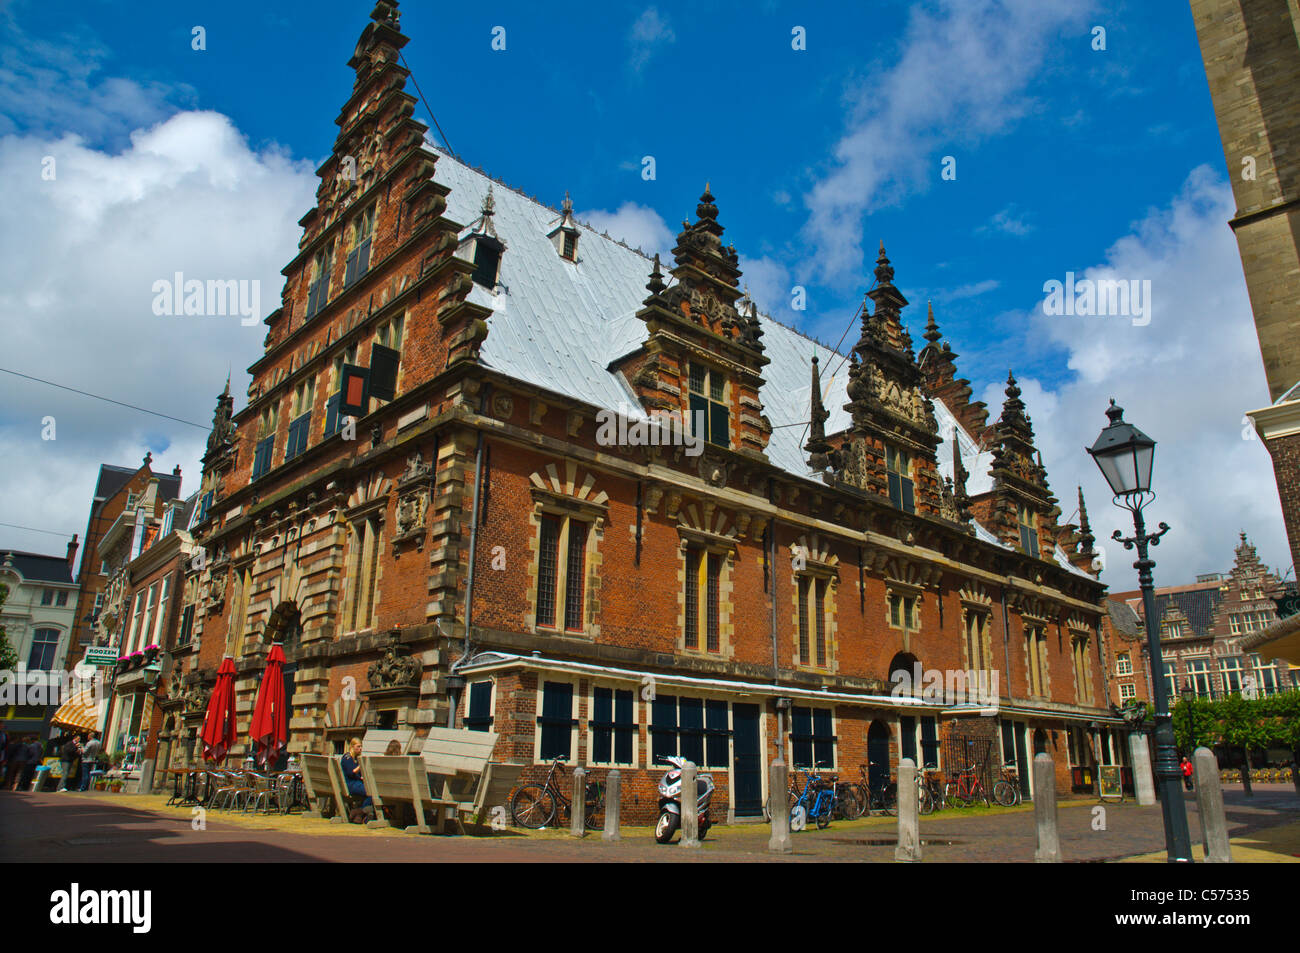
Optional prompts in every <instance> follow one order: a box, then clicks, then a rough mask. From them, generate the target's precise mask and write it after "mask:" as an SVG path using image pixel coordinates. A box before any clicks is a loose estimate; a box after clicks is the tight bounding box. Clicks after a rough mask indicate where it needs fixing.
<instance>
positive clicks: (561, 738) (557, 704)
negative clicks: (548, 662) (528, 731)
mask: <svg viewBox="0 0 1300 953" xmlns="http://www.w3.org/2000/svg"><path fill="white" fill-rule="evenodd" d="M577 724H578V719H576V718H574V717H573V685H572V684H571V683H569V682H543V683H542V713H541V714H540V715H538V716H537V725H538V748H537V757H538V759H539V760H541V761H554V760H555V759H556V758H564V759H566V760H569V761H572V760H573V732H574V729H575V728H576V727H577Z"/></svg>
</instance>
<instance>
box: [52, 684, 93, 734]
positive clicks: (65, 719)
mask: <svg viewBox="0 0 1300 953" xmlns="http://www.w3.org/2000/svg"><path fill="white" fill-rule="evenodd" d="M50 724H52V725H59V726H60V727H63V728H72V729H74V730H76V731H97V730H98V729H99V702H98V701H97V700H96V698H95V692H93V691H91V690H89V689H87V690H86V691H83V692H78V693H77V694H75V695H73V696H72V697H71V698H69V699H68V700H67V701H66V702H64V703H63V704H62V705H60V706H59V710H58V711H56V712H55V713H54V716H53V717H52V718H51V719H50Z"/></svg>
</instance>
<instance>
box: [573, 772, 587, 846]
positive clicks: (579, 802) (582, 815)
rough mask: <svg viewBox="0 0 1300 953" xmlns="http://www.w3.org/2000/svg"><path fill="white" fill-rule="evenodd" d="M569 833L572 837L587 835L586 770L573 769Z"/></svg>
mask: <svg viewBox="0 0 1300 953" xmlns="http://www.w3.org/2000/svg"><path fill="white" fill-rule="evenodd" d="M569 817H570V820H571V823H570V824H569V833H570V834H572V835H573V836H574V837H586V836H587V772H586V771H585V770H584V769H582V768H574V769H573V803H572V804H571V805H570V808H569Z"/></svg>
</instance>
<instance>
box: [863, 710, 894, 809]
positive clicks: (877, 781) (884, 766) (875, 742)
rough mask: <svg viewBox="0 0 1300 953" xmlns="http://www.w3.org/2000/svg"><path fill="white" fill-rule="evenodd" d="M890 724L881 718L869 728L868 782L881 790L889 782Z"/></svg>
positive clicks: (877, 789) (876, 789)
mask: <svg viewBox="0 0 1300 953" xmlns="http://www.w3.org/2000/svg"><path fill="white" fill-rule="evenodd" d="M889 738H890V732H889V726H888V725H887V724H885V723H884V722H883V721H880V720H879V719H876V720H873V721H872V722H871V727H869V728H868V729H867V784H869V785H870V786H871V790H872V791H879V790H880V789H881V788H882V787H883V786H884V785H886V784H888V783H889V776H890V762H889Z"/></svg>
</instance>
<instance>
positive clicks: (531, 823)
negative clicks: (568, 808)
mask: <svg viewBox="0 0 1300 953" xmlns="http://www.w3.org/2000/svg"><path fill="white" fill-rule="evenodd" d="M555 808H556V804H555V797H554V796H553V795H552V794H551V792H550V791H549V790H547V789H546V788H544V787H543V786H542V785H540V784H525V785H522V786H521V787H520V788H519V790H518V791H516V792H515V796H514V797H512V798H511V799H510V815H511V817H513V818H514V822H515V826H516V827H526V828H528V829H529V830H534V831H539V830H541V829H542V828H543V827H545V826H546V825H547V824H550V823H551V822H552V821H553V820H554V819H555Z"/></svg>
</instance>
